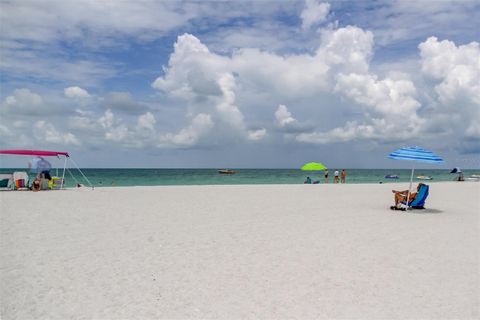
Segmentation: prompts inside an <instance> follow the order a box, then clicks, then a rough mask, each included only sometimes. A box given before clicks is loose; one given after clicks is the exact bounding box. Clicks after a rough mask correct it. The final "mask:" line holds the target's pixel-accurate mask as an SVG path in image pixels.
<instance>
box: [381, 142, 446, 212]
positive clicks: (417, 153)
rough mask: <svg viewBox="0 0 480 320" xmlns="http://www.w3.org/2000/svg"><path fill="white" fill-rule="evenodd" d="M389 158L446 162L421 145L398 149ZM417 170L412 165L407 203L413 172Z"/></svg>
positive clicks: (436, 162) (437, 162) (408, 196)
mask: <svg viewBox="0 0 480 320" xmlns="http://www.w3.org/2000/svg"><path fill="white" fill-rule="evenodd" d="M388 158H390V159H393V160H406V161H416V162H423V163H435V164H441V163H444V162H445V161H443V159H442V158H441V157H439V156H437V155H436V154H434V153H433V152H431V151H428V150H425V149H422V148H420V147H407V148H401V149H398V150H397V151H394V152H392V153H390V154H389V155H388ZM414 171H415V167H414V166H412V174H411V176H410V186H409V188H408V194H407V204H408V200H409V198H410V190H411V189H412V182H413V172H414Z"/></svg>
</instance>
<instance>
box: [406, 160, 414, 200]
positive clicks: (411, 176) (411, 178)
mask: <svg viewBox="0 0 480 320" xmlns="http://www.w3.org/2000/svg"><path fill="white" fill-rule="evenodd" d="M413 171H415V167H414V166H412V174H411V175H410V185H409V186H408V192H407V202H406V203H405V206H406V208H407V209H408V200H410V192H411V190H412V183H413Z"/></svg>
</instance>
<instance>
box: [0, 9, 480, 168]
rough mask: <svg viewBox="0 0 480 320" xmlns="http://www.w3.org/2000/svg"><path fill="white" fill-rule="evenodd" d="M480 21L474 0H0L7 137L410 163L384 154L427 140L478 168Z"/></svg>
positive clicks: (96, 162)
mask: <svg viewBox="0 0 480 320" xmlns="http://www.w3.org/2000/svg"><path fill="white" fill-rule="evenodd" d="M479 21H480V2H478V1H468V0H465V1H448V0H445V1H443V0H442V1H433V0H428V1H427V0H417V1H390V0H388V1H330V2H322V1H317V0H306V1H153V0H140V1H138V0H137V1H127V0H122V1H108V0H102V1H96V0H79V1H50V0H39V1H34V0H30V1H29V0H19V1H18V0H17V1H9V0H0V44H1V45H0V149H45V150H56V151H69V152H70V154H71V155H72V156H73V157H74V159H76V162H77V163H78V164H79V165H80V166H81V167H115V168H121V167H125V168H132V167H147V168H149V167H150V168H163V167H165V168H181V167H185V168H220V167H222V168H223V167H230V168H297V167H300V166H301V165H302V164H304V163H306V162H310V161H320V162H322V163H325V164H326V165H327V166H329V167H344V168H402V167H404V168H408V167H410V166H411V164H410V163H404V162H400V161H393V160H389V159H387V157H386V156H387V155H388V154H389V153H390V152H392V151H394V150H396V149H398V148H401V147H405V146H421V147H424V148H426V149H428V150H431V151H433V152H435V153H436V154H438V155H440V156H442V157H443V158H444V159H445V160H446V163H445V165H443V166H442V168H443V167H445V168H450V167H455V166H459V167H462V168H480V45H479V42H480V22H479ZM23 162H26V160H25V159H22V158H18V157H5V156H1V157H0V166H3V167H11V166H17V165H18V166H21V165H22V164H23Z"/></svg>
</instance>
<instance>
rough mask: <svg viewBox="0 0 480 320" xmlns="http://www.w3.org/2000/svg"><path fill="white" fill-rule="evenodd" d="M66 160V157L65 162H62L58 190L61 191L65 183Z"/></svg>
mask: <svg viewBox="0 0 480 320" xmlns="http://www.w3.org/2000/svg"><path fill="white" fill-rule="evenodd" d="M67 159H68V157H65V161H64V162H63V172H62V181H61V182H60V190H62V189H63V184H64V181H65V169H66V168H67Z"/></svg>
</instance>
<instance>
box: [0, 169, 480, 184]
mask: <svg viewBox="0 0 480 320" xmlns="http://www.w3.org/2000/svg"><path fill="white" fill-rule="evenodd" d="M229 169H232V170H234V171H236V174H233V175H222V174H219V173H218V169H82V171H83V172H84V174H85V175H86V176H87V177H88V179H89V180H90V181H91V182H92V184H93V185H94V186H95V187H110V186H156V185H227V184H302V183H303V181H304V180H305V178H306V177H307V176H310V177H311V178H312V180H320V183H324V178H323V173H321V172H305V171H301V170H299V169H234V168H229ZM13 171H25V169H0V173H11V172H13ZM58 171H59V172H58V174H60V175H61V170H58ZM346 171H347V183H380V182H381V183H391V182H407V181H409V180H410V173H411V171H410V170H408V169H346ZM329 172H330V177H329V178H330V183H332V182H333V172H334V170H329ZM449 172H450V170H434V169H419V170H415V174H414V181H420V180H418V179H416V178H415V177H416V176H420V175H425V176H430V177H432V178H433V180H432V181H452V180H453V179H454V177H455V176H456V175H455V174H450V173H449ZM51 173H52V175H56V169H52V171H51ZM387 174H395V175H398V176H399V179H395V180H393V179H385V178H384V177H385V175H387ZM464 174H465V177H469V176H470V175H471V174H480V170H464ZM30 176H31V177H32V178H33V177H35V174H33V173H32V174H30ZM65 179H66V185H67V187H73V186H75V185H76V183H82V184H85V185H87V183H86V182H85V180H84V179H83V178H82V176H81V175H80V173H79V172H78V170H76V169H70V170H69V171H67V172H66V174H65Z"/></svg>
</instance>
